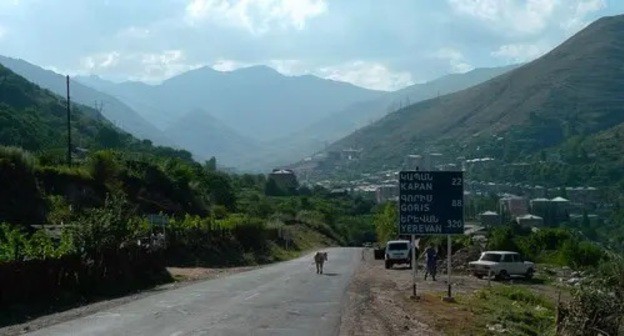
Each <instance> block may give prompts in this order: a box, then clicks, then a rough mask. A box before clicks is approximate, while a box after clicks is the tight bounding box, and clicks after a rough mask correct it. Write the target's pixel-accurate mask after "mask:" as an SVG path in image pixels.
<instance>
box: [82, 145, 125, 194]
mask: <svg viewBox="0 0 624 336" xmlns="http://www.w3.org/2000/svg"><path fill="white" fill-rule="evenodd" d="M88 169H89V173H90V174H91V176H92V177H93V179H94V180H95V181H96V182H98V183H99V184H100V185H103V186H106V187H108V188H109V189H114V188H116V187H117V184H118V180H117V178H118V177H119V173H120V171H121V165H120V163H119V162H118V160H117V158H116V157H115V153H114V152H112V151H110V150H102V151H97V152H95V153H93V154H92V155H91V156H90V157H89V162H88Z"/></svg>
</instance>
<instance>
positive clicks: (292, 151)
mask: <svg viewBox="0 0 624 336" xmlns="http://www.w3.org/2000/svg"><path fill="white" fill-rule="evenodd" d="M518 66H519V65H509V66H504V67H496V68H479V69H474V70H472V71H469V72H466V73H462V74H450V75H446V76H443V77H440V78H438V79H435V80H432V81H429V82H426V83H422V84H414V85H411V86H408V87H405V88H403V89H400V90H398V91H392V92H388V93H385V94H383V95H381V96H380V97H377V98H375V99H372V100H367V101H362V102H357V103H355V104H352V105H350V106H348V107H346V108H344V109H342V110H340V111H337V112H335V113H332V114H331V115H329V116H327V117H325V118H323V119H321V120H319V121H318V122H315V123H313V124H311V125H309V126H308V127H306V128H304V129H302V130H299V131H297V132H296V133H293V134H290V135H289V136H288V137H285V138H284V139H280V141H279V142H278V141H276V142H274V144H273V147H276V148H280V150H279V152H278V153H275V154H274V155H273V156H272V157H273V158H274V159H276V160H281V162H279V163H285V162H288V160H289V159H290V160H291V161H290V162H292V158H293V157H295V158H298V159H301V158H303V156H302V155H306V156H307V155H309V154H311V153H315V152H318V151H321V150H322V149H324V147H325V146H326V145H328V144H330V143H332V142H334V141H337V140H339V139H340V138H342V137H345V136H348V135H349V134H351V133H353V132H355V131H356V130H358V129H360V128H362V127H365V126H367V125H370V124H372V123H373V122H375V121H377V120H379V119H380V118H382V117H384V116H385V115H387V114H388V113H391V112H393V111H396V110H399V109H401V108H402V107H405V106H408V105H410V104H413V103H417V102H420V101H423V100H427V99H430V98H434V97H437V96H440V95H445V94H448V93H452V92H457V91H461V90H464V89H467V88H469V87H471V86H474V85H477V84H479V83H482V82H485V81H487V80H489V79H492V78H494V77H496V76H498V75H501V74H504V73H506V72H508V71H511V70H513V69H515V68H517V67H518ZM280 143H281V144H282V145H281V146H280V145H279V144H280ZM284 144H285V145H284ZM277 163H278V162H276V163H275V164H277Z"/></svg>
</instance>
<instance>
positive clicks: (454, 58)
mask: <svg viewBox="0 0 624 336" xmlns="http://www.w3.org/2000/svg"><path fill="white" fill-rule="evenodd" d="M432 56H433V57H434V58H438V59H442V60H447V61H448V62H449V66H450V67H451V72H452V73H464V72H468V71H470V70H473V69H474V66H472V65H471V64H470V63H468V60H466V58H465V57H464V54H462V53H461V52H460V51H459V50H456V49H453V48H442V49H440V50H438V51H436V52H435V53H433V55H432Z"/></svg>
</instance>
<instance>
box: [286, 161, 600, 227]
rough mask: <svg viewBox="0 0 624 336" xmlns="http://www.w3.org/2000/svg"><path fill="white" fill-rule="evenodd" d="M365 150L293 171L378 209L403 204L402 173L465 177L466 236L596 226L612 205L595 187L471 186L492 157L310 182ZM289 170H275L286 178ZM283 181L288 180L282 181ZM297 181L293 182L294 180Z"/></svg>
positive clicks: (407, 163)
mask: <svg viewBox="0 0 624 336" xmlns="http://www.w3.org/2000/svg"><path fill="white" fill-rule="evenodd" d="M361 153H362V150H359V149H345V150H342V151H329V152H327V153H324V154H321V155H317V156H314V157H310V158H307V159H305V160H303V162H301V163H299V164H297V165H296V166H295V167H292V169H289V170H287V172H289V173H290V174H292V175H293V176H294V175H295V174H296V175H298V178H299V179H300V181H301V183H302V184H304V185H305V184H308V185H320V186H322V187H324V188H326V189H328V190H330V191H331V192H332V193H336V194H340V193H349V194H355V195H361V196H363V197H366V198H369V199H374V200H375V201H376V202H377V203H378V204H382V203H385V202H389V201H398V197H399V186H398V174H399V171H400V170H424V171H430V170H439V171H464V172H466V175H465V176H466V180H465V181H464V188H465V189H464V199H465V213H466V221H467V230H471V231H474V230H475V229H476V230H480V229H483V230H485V229H487V228H491V227H493V226H496V225H502V224H505V223H510V222H515V223H517V224H518V225H521V226H525V227H537V228H539V227H541V226H558V225H560V224H562V223H569V224H580V223H581V222H582V221H583V220H585V221H587V220H589V221H590V222H591V223H595V222H596V221H599V220H601V218H607V217H608V214H609V213H610V211H611V205H610V204H608V203H605V202H603V201H602V200H601V198H600V193H599V190H598V189H597V188H595V187H592V186H559V187H554V188H547V187H544V186H540V185H527V184H521V183H511V182H506V183H501V182H492V181H476V180H470V175H471V174H470V172H471V171H473V170H475V169H482V168H486V167H487V166H488V165H495V164H498V163H497V161H496V159H494V158H491V157H483V158H473V159H466V158H465V157H456V158H448V157H446V156H445V155H444V154H442V153H437V152H433V153H426V154H422V155H420V154H412V155H407V156H406V157H405V163H404V165H403V167H401V169H394V170H384V171H378V172H374V173H362V174H360V175H359V176H358V177H357V178H353V179H350V180H330V179H325V180H312V179H311V178H309V176H310V175H311V174H313V172H314V169H315V168H316V167H318V165H319V164H325V165H330V167H331V165H336V166H338V165H340V164H344V163H348V162H349V161H355V160H359V158H360V155H361ZM284 172H285V171H284V170H276V171H275V172H274V174H275V173H278V174H284ZM280 178H281V179H283V177H281V176H280ZM293 178H294V177H293Z"/></svg>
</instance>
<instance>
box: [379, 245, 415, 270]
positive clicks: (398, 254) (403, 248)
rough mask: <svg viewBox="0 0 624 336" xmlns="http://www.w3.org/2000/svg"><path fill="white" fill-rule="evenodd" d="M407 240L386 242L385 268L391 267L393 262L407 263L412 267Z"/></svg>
mask: <svg viewBox="0 0 624 336" xmlns="http://www.w3.org/2000/svg"><path fill="white" fill-rule="evenodd" d="M410 245H411V243H410V241H409V240H391V241H389V242H387V243H386V256H385V264H386V268H392V266H394V265H395V264H408V265H409V266H410V267H412V254H411V253H410V252H411V250H410Z"/></svg>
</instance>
